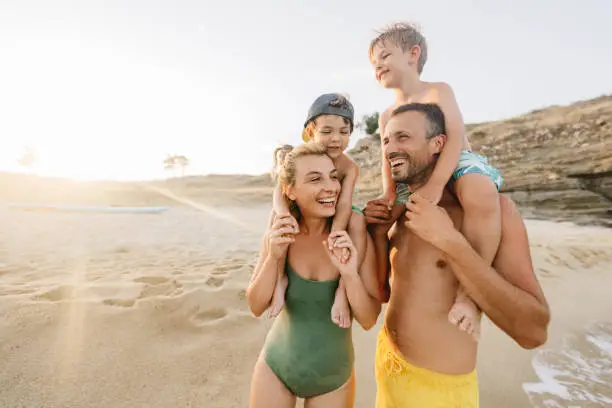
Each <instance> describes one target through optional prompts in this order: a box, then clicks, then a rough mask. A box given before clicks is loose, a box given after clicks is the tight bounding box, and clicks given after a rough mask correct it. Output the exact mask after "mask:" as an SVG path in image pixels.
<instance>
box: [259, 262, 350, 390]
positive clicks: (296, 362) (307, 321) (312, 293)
mask: <svg viewBox="0 0 612 408" xmlns="http://www.w3.org/2000/svg"><path fill="white" fill-rule="evenodd" d="M285 271H286V273H287V278H288V280H289V284H288V286H287V291H286V292H285V307H284V309H283V310H282V311H281V313H280V314H279V315H278V316H277V317H276V320H275V321H274V324H273V325H272V328H271V329H270V332H269V333H268V336H267V337H266V342H265V344H264V357H265V361H266V363H267V364H268V366H269V367H270V369H271V370H272V371H273V372H274V374H276V376H277V377H278V378H279V379H280V380H281V381H282V382H283V384H285V386H286V387H287V388H288V389H289V390H290V391H291V392H292V393H293V394H294V395H295V396H297V397H299V398H308V397H314V396H317V395H322V394H326V393H328V392H330V391H333V390H336V389H338V388H340V387H341V386H342V385H344V384H345V383H346V382H347V381H348V380H349V378H350V376H351V373H352V371H353V361H354V350H353V339H352V336H351V329H350V328H348V329H343V328H341V327H339V326H337V325H336V324H334V323H333V322H332V320H331V308H332V305H333V303H334V297H335V293H336V289H337V288H338V282H339V280H340V279H339V278H338V279H334V280H327V281H313V280H309V279H305V278H303V277H301V276H300V275H298V274H297V272H295V271H294V270H293V268H292V267H291V266H290V265H289V263H287V264H286V267H285Z"/></svg>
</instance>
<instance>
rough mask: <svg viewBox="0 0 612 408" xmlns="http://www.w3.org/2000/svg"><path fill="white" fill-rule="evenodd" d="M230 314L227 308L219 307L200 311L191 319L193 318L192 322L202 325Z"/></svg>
mask: <svg viewBox="0 0 612 408" xmlns="http://www.w3.org/2000/svg"><path fill="white" fill-rule="evenodd" d="M228 315H229V314H228V311H227V309H225V308H220V307H218V308H213V309H208V310H204V311H202V312H199V313H197V314H195V315H193V316H191V318H190V319H189V320H191V322H192V323H194V324H195V325H196V326H201V325H206V324H210V323H215V322H217V321H219V320H221V319H223V318H224V317H226V316H228Z"/></svg>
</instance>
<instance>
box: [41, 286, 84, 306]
mask: <svg viewBox="0 0 612 408" xmlns="http://www.w3.org/2000/svg"><path fill="white" fill-rule="evenodd" d="M75 292H76V288H75V287H74V286H71V285H63V286H58V287H56V288H53V289H51V290H49V291H47V292H44V293H41V294H38V295H34V296H33V297H32V299H34V300H46V301H50V302H60V301H62V300H67V299H72V298H74V297H75Z"/></svg>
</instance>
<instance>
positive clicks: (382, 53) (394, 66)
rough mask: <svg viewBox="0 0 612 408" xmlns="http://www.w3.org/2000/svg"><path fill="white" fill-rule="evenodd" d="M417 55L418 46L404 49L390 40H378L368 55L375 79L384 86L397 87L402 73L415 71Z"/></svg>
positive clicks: (418, 53)
mask: <svg viewBox="0 0 612 408" xmlns="http://www.w3.org/2000/svg"><path fill="white" fill-rule="evenodd" d="M419 55H420V50H419V47H418V46H415V47H412V48H411V49H410V50H408V51H404V50H402V48H401V47H399V46H397V45H395V44H393V43H391V42H390V41H384V42H383V41H380V42H379V43H378V44H376V45H375V46H374V48H373V49H372V55H371V57H370V62H371V63H372V66H373V67H374V72H375V74H376V81H378V83H380V84H381V85H382V86H383V87H385V88H399V87H400V85H401V80H402V77H403V76H404V75H406V74H408V73H410V72H411V71H414V72H415V73H416V66H417V62H418V60H419ZM417 75H418V73H417Z"/></svg>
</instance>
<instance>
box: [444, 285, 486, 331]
mask: <svg viewBox="0 0 612 408" xmlns="http://www.w3.org/2000/svg"><path fill="white" fill-rule="evenodd" d="M480 317H481V312H480V310H479V309H478V307H477V306H476V304H475V303H474V302H473V301H472V299H470V298H469V297H467V296H457V300H455V303H454V304H453V307H451V310H450V312H449V314H448V320H449V321H450V322H451V323H452V324H454V325H455V326H457V328H459V330H462V331H464V332H466V333H468V334H470V335H472V337H473V338H474V340H475V341H478V340H480Z"/></svg>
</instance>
